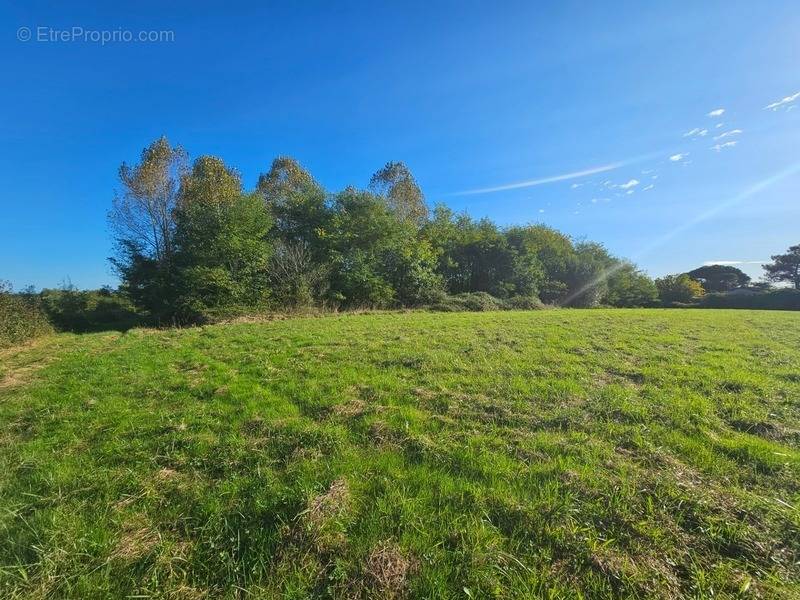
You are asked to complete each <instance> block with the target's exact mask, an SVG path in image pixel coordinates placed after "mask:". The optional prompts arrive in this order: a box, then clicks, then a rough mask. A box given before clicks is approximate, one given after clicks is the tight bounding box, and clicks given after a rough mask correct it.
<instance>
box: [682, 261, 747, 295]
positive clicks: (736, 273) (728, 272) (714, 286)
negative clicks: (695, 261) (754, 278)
mask: <svg viewBox="0 0 800 600" xmlns="http://www.w3.org/2000/svg"><path fill="white" fill-rule="evenodd" d="M686 274H687V275H688V276H689V277H691V278H692V279H696V280H697V281H699V282H700V285H702V286H703V289H704V290H705V291H706V292H728V291H730V290H733V289H736V288H741V287H745V286H747V284H749V283H750V276H749V275H747V274H746V273H745V272H744V271H742V270H741V269H737V268H736V267H732V266H730V265H704V266H702V267H698V268H697V269H694V270H692V271H689V272H688V273H686Z"/></svg>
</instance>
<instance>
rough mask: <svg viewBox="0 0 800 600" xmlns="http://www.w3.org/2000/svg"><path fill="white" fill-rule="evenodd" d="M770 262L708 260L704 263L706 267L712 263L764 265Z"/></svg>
mask: <svg viewBox="0 0 800 600" xmlns="http://www.w3.org/2000/svg"><path fill="white" fill-rule="evenodd" d="M768 262H769V261H768V260H707V261H706V262H704V263H703V265H704V266H706V267H710V266H711V265H725V266H728V265H730V266H733V265H763V264H764V263H768Z"/></svg>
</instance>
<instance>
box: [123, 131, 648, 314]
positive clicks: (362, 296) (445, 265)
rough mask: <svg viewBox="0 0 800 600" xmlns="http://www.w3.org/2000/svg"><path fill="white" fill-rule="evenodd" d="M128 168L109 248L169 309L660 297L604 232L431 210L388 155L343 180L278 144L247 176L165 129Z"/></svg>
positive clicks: (131, 286)
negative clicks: (330, 179) (369, 172)
mask: <svg viewBox="0 0 800 600" xmlns="http://www.w3.org/2000/svg"><path fill="white" fill-rule="evenodd" d="M119 177H120V183H121V190H120V192H119V193H118V194H117V195H116V197H115V199H114V202H113V206H112V209H111V211H110V213H109V220H110V224H111V227H112V230H113V232H114V239H115V253H114V256H113V257H112V259H111V261H112V264H113V265H114V267H115V269H116V271H117V273H118V274H119V276H120V279H121V281H122V289H123V290H124V292H125V293H126V294H127V295H128V297H129V298H130V299H131V300H132V301H133V303H134V304H135V305H136V306H137V307H138V308H139V309H141V310H144V311H146V312H147V313H148V314H150V315H152V316H153V317H155V318H156V319H157V320H159V321H161V322H176V323H187V322H196V321H202V320H204V319H206V318H208V317H209V316H211V315H218V314H225V313H233V312H237V311H245V310H253V309H259V308H273V309H291V308H296V307H301V306H326V307H332V308H345V309H346V308H359V307H376V308H390V307H414V306H430V305H440V306H446V305H447V304H448V303H452V304H453V305H454V306H456V305H458V303H459V301H462V302H463V301H465V295H470V294H484V295H488V296H491V298H492V299H496V300H497V301H501V302H505V303H510V304H511V305H517V306H533V305H535V304H536V303H539V302H540V301H542V302H546V303H550V304H564V305H569V306H594V305H597V304H601V303H602V304H609V305H612V306H646V305H650V304H652V303H654V302H655V301H656V300H657V298H658V292H657V288H656V287H655V284H654V282H653V281H652V280H651V279H650V278H649V277H647V276H646V275H645V274H644V273H642V272H641V271H639V270H638V269H637V268H636V266H635V265H633V264H631V263H629V262H627V261H624V260H621V259H619V258H616V257H614V256H612V255H611V254H610V253H609V252H608V251H607V250H606V249H605V248H604V247H603V246H602V245H601V244H598V243H594V242H585V241H578V242H575V241H573V240H572V239H570V238H569V237H568V236H566V235H564V234H563V233H561V232H559V231H556V230H555V229H552V228H550V227H547V226H545V225H541V224H537V225H520V226H513V227H507V228H501V227H498V226H497V225H496V224H495V223H493V222H492V221H490V220H488V219H474V218H472V217H470V216H468V215H466V214H456V213H455V212H453V211H452V210H450V209H449V208H447V207H446V206H444V205H437V206H436V207H435V208H433V210H429V208H428V206H427V204H426V202H425V198H424V195H423V193H422V191H421V189H420V187H419V185H418V184H417V182H416V181H415V179H414V177H413V175H412V174H411V172H410V171H409V169H408V168H407V167H406V166H405V165H404V164H403V163H398V162H392V163H388V164H387V165H385V166H384V167H383V168H382V169H380V170H379V171H378V172H376V173H375V174H374V175H373V176H372V178H371V180H370V183H369V186H368V187H367V189H357V188H355V187H348V188H346V189H344V190H342V191H340V192H335V193H332V192H329V191H327V190H325V189H324V188H323V187H322V186H321V185H320V184H319V183H318V182H317V181H316V180H315V179H314V178H313V177H312V175H311V174H310V173H308V172H307V171H306V170H305V169H303V168H302V167H301V166H300V164H299V163H298V162H297V161H296V160H294V159H292V158H288V157H279V158H276V159H275V160H274V161H273V163H272V165H271V167H270V168H269V170H268V171H267V172H265V173H263V174H261V175H260V177H259V179H258V183H257V185H256V187H255V189H254V190H246V189H245V188H244V186H243V183H242V180H241V176H240V175H239V173H238V172H237V171H236V170H235V169H233V168H231V167H230V166H228V165H226V164H225V163H224V162H223V161H222V160H221V159H219V158H216V157H212V156H201V157H199V158H197V159H196V160H194V161H193V162H192V163H191V164H189V161H188V159H187V156H186V153H185V151H184V150H183V149H182V148H180V147H179V146H173V145H171V144H170V142H169V141H168V140H167V139H166V138H161V139H159V140H156V141H155V142H153V143H152V144H151V145H150V146H148V147H147V148H145V149H144V151H143V152H142V155H141V159H140V161H139V162H138V163H137V164H135V165H128V164H125V163H123V165H122V166H121V167H120V170H119ZM604 274H607V275H608V276H604ZM484 299H485V297H484Z"/></svg>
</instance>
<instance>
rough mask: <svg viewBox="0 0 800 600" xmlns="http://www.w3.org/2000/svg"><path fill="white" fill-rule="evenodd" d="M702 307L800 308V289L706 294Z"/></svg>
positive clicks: (699, 305)
mask: <svg viewBox="0 0 800 600" xmlns="http://www.w3.org/2000/svg"><path fill="white" fill-rule="evenodd" d="M697 306H698V307H700V308H750V309H760V310H800V290H792V289H782V290H769V291H765V292H758V291H755V290H754V291H749V290H747V291H738V292H733V293H731V292H728V293H721V294H706V295H705V296H703V297H702V298H701V299H700V301H699V303H698V304H697Z"/></svg>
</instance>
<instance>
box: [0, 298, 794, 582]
mask: <svg viewBox="0 0 800 600" xmlns="http://www.w3.org/2000/svg"><path fill="white" fill-rule="evenodd" d="M798 507H800V314H797V313H780V312H754V311H669V310H592V311H578V310H574V311H569V310H554V311H540V312H505V313H473V314H464V313H457V314H429V313H400V314H391V313H390V314H376V315H350V316H338V317H326V318H317V319H295V320H287V321H276V322H271V323H261V324H235V325H218V326H210V327H202V328H197V329H187V330H168V331H141V330H133V331H130V332H129V333H127V334H124V335H123V334H118V333H101V334H91V335H83V336H75V335H67V334H63V335H58V336H51V337H48V338H44V339H43V340H40V341H39V342H37V343H35V344H33V345H30V346H27V347H24V348H18V349H12V350H6V351H3V352H2V354H0V596H2V597H8V598H15V597H53V598H64V597H68V598H93V597H109V598H122V597H126V596H127V597H155V598H161V597H163V598H203V597H209V598H217V597H229V598H278V597H281V598H283V597H285V598H308V597H335V598H354V597H355V598H357V597H375V598H401V597H421V598H487V597H498V598H538V597H543V598H562V597H563V598H579V597H592V598H594V597H637V598H642V597H660V598H676V597H681V596H687V597H711V596H712V595H713V596H715V597H746V598H749V597H762V598H776V597H777V598H780V597H787V598H789V597H797V596H798V595H800V564H798V561H800V510H798Z"/></svg>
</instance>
